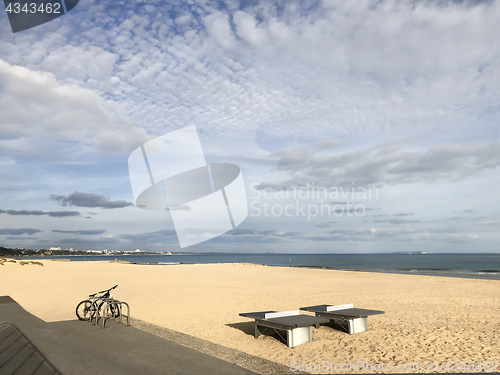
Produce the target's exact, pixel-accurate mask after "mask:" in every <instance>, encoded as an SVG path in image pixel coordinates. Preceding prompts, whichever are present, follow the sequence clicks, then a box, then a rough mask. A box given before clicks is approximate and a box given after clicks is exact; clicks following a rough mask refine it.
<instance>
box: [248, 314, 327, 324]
mask: <svg viewBox="0 0 500 375" xmlns="http://www.w3.org/2000/svg"><path fill="white" fill-rule="evenodd" d="M275 312H277V311H259V312H251V313H241V314H239V315H240V316H244V317H246V318H251V319H257V320H264V321H266V322H272V323H278V324H283V325H287V326H291V327H307V326H313V325H316V324H324V323H328V321H329V320H328V319H324V318H318V317H316V316H311V315H305V314H304V315H289V316H281V317H277V318H270V319H266V314H267V313H275Z"/></svg>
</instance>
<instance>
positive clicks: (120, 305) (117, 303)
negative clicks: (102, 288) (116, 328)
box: [96, 299, 130, 328]
mask: <svg viewBox="0 0 500 375" xmlns="http://www.w3.org/2000/svg"><path fill="white" fill-rule="evenodd" d="M105 303H106V304H105V305H104V307H103V308H102V309H101V311H102V317H101V315H99V313H97V314H96V315H97V318H96V324H97V325H99V318H102V328H105V327H106V321H107V320H108V319H115V320H116V319H119V321H120V323H121V322H122V317H123V305H125V306H126V307H127V315H126V317H127V324H126V325H127V326H130V306H129V304H128V303H127V302H123V301H118V300H116V299H108V300H107V301H105ZM112 305H115V306H116V307H117V308H118V312H119V315H120V316H119V317H118V318H115V317H113V316H111V317H106V311H107V310H108V309H110V308H111V306H112ZM110 310H111V309H110ZM110 313H111V311H110ZM110 315H112V314H110Z"/></svg>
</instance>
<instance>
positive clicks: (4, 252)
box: [0, 246, 198, 256]
mask: <svg viewBox="0 0 500 375" xmlns="http://www.w3.org/2000/svg"><path fill="white" fill-rule="evenodd" d="M181 254H198V253H187V252H171V251H164V252H151V251H142V250H140V249H136V250H124V251H120V250H76V249H73V248H70V249H61V248H60V247H51V248H49V249H48V250H47V249H38V250H33V249H19V248H14V249H11V248H6V247H2V246H0V256H30V255H36V256H61V255H73V256H76V255H86V256H87V255H181Z"/></svg>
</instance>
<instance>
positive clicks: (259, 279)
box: [0, 260, 500, 373]
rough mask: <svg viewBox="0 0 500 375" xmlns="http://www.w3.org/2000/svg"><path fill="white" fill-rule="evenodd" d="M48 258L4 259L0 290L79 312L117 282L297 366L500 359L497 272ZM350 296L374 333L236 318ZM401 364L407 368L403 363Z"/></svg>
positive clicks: (211, 334) (207, 332)
mask: <svg viewBox="0 0 500 375" xmlns="http://www.w3.org/2000/svg"><path fill="white" fill-rule="evenodd" d="M42 263H43V265H44V266H40V265H24V266H20V265H19V264H18V263H16V264H14V263H5V264H4V265H3V266H0V295H10V296H11V297H12V298H14V299H15V300H16V301H17V302H18V303H20V304H21V305H22V306H23V307H24V308H25V309H26V310H28V311H29V312H31V313H32V314H34V315H36V316H38V317H40V318H41V319H43V320H45V321H60V320H71V319H75V307H76V305H77V304H78V302H79V301H80V300H82V299H85V297H86V296H87V295H88V294H89V293H93V292H96V291H99V290H102V289H105V288H108V287H111V286H113V285H115V284H118V285H119V287H118V288H117V289H116V290H115V291H114V293H113V295H114V297H115V298H117V299H120V300H123V301H126V302H128V303H129V304H130V306H131V315H132V317H134V318H137V319H140V320H142V321H145V322H149V323H152V324H155V325H158V326H161V327H165V328H168V329H171V330H174V331H178V332H181V333H184V334H187V335H192V336H195V337H198V338H200V339H203V340H208V341H210V342H213V343H216V344H219V345H222V346H225V347H228V348H232V349H237V350H240V351H242V352H245V353H249V354H251V355H255V356H258V357H261V358H265V359H268V360H271V361H274V362H277V363H280V364H283V365H285V366H288V367H291V368H292V369H299V368H300V369H304V370H313V371H312V372H314V373H349V372H371V371H370V367H368V368H367V367H366V366H367V365H368V364H370V365H372V366H373V367H372V369H374V370H379V371H374V372H390V371H388V367H387V365H390V366H392V368H393V372H409V373H411V372H432V371H429V369H428V364H429V362H430V363H432V364H433V365H434V366H435V365H436V362H438V363H437V364H438V366H439V371H440V372H447V371H446V369H445V368H444V366H445V365H446V363H447V362H448V361H450V362H449V365H450V367H451V366H462V363H463V362H464V361H465V365H466V366H468V370H467V371H466V372H472V371H471V365H472V362H474V367H477V365H478V363H479V362H480V361H481V362H482V364H484V363H485V361H489V362H490V366H494V364H493V363H492V362H493V361H496V362H497V363H498V362H499V361H500V281H494V280H473V279H459V278H445V277H431V276H416V275H396V274H381V273H362V272H348V271H332V270H322V269H298V268H280V267H267V266H258V265H250V264H213V265H171V266H150V265H133V264H120V263H111V262H54V261H50V260H46V261H42ZM347 303H353V304H354V306H355V307H359V308H367V309H374V310H383V311H385V314H384V315H377V316H372V317H370V318H369V319H368V324H369V330H368V331H367V332H363V333H359V334H354V335H348V334H346V333H344V332H341V331H338V330H334V329H332V328H330V327H326V326H323V327H321V328H319V329H315V328H314V329H313V341H312V342H310V343H306V344H303V345H300V346H297V347H295V348H288V347H287V346H286V345H284V344H283V343H282V342H280V341H279V340H278V339H277V338H275V337H272V336H261V337H259V338H258V339H254V337H253V321H252V320H250V319H246V318H243V317H240V316H238V314H239V313H241V312H250V311H263V310H277V311H285V310H296V309H298V308H299V307H301V306H310V305H318V304H347ZM0 318H1V317H0ZM358 361H360V362H358ZM451 361H456V362H458V365H457V364H455V363H452V362H451ZM349 363H351V365H352V364H354V363H357V364H358V365H359V367H358V368H357V370H358V371H356V367H353V366H351V367H350V368H349V369H347V367H346V366H345V364H349ZM315 364H316V371H314V367H313V366H314V365H315ZM343 364H344V371H342V369H341V367H340V366H341V365H343ZM398 364H399V365H400V366H404V365H407V367H406V370H407V371H405V370H404V368H401V367H400V371H397V365H398ZM419 364H422V365H423V368H421V369H419V368H418V367H417V366H418V365H419ZM299 365H303V366H304V367H299ZM307 365H310V367H306V366H307ZM321 365H323V367H320V366H321ZM335 365H337V371H336V370H335ZM411 365H414V367H413V368H411V367H409V366H411ZM377 366H379V367H378V368H377ZM380 366H383V367H382V369H383V371H382V369H381V368H380ZM491 369H493V367H492V368H491ZM496 369H497V371H498V370H499V369H500V365H497V368H496ZM415 370H416V371H415ZM458 371H463V370H460V369H458ZM451 372H452V371H451ZM474 372H476V370H474ZM478 372H484V369H482V368H481V371H478Z"/></svg>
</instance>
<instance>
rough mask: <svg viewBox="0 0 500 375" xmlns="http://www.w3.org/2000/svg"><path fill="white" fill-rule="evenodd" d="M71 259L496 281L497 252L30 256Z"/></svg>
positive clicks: (499, 263)
mask: <svg viewBox="0 0 500 375" xmlns="http://www.w3.org/2000/svg"><path fill="white" fill-rule="evenodd" d="M35 258H36V259H70V260H71V261H102V260H115V259H116V260H122V261H127V262H132V263H136V264H146V265H152V266H172V265H175V264H207V263H252V264H260V265H268V266H277V267H290V266H292V267H307V268H323V269H333V270H346V271H360V272H384V273H399V274H412V275H427V276H447V277H461V278H474V279H489V280H500V254H231V253H224V254H193V255H92V256H53V257H30V259H35Z"/></svg>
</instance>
